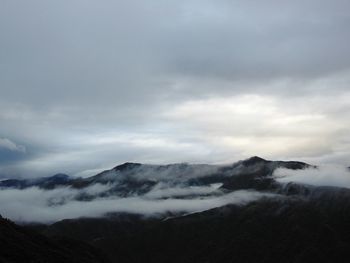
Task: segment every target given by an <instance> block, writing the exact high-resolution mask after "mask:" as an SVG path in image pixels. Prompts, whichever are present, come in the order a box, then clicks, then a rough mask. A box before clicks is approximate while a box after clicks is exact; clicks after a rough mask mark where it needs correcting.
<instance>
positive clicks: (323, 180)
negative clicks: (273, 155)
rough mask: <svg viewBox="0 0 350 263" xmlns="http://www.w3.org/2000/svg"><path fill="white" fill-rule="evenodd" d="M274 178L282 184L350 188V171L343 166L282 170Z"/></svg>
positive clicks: (275, 173)
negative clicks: (291, 183) (292, 183)
mask: <svg viewBox="0 0 350 263" xmlns="http://www.w3.org/2000/svg"><path fill="white" fill-rule="evenodd" d="M274 176H275V178H276V179H277V181H279V182H281V183H288V182H295V183H301V184H309V185H315V186H336V187H346V188H350V170H349V169H348V168H346V167H343V166H336V165H324V166H320V167H318V168H309V169H305V170H296V171H293V170H288V169H282V168H281V169H277V170H276V171H275V172H274Z"/></svg>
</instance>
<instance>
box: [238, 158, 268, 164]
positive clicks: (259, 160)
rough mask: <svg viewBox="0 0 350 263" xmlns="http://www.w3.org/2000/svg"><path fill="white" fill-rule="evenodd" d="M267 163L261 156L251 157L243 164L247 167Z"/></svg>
mask: <svg viewBox="0 0 350 263" xmlns="http://www.w3.org/2000/svg"><path fill="white" fill-rule="evenodd" d="M265 162H267V160H265V159H263V158H261V157H259V156H253V157H250V158H249V159H246V160H244V161H242V164H243V165H245V166H250V165H254V164H257V163H265Z"/></svg>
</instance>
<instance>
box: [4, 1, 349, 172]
mask: <svg viewBox="0 0 350 263" xmlns="http://www.w3.org/2000/svg"><path fill="white" fill-rule="evenodd" d="M349 10H350V2H349V1H347V0H344V1H343V0H334V1H325V0H317V1H316V0H308V1H301V0H295V1H285V0H282V1H281V0H266V1H258V0H251V1H245V0H230V1H228V0H219V1H217V0H216V1H214V0H186V1H185V0H164V1H149V0H148V1H145V0H138V1H135V0H127V1H126V0H123V1H121V0H113V1H112V0H101V1H93V0H61V1H47V0H32V1H25V0H2V1H1V2H0V177H2V178H11V177H31V176H34V177H35V176H43V175H52V174H54V173H58V172H63V173H68V174H71V175H76V176H88V175H92V174H94V173H96V172H97V171H100V170H101V169H106V168H110V167H113V166H115V165H117V164H120V163H123V162H126V161H133V162H142V163H157V164H163V163H175V162H190V163H210V164H212V163H231V162H234V161H237V160H240V159H244V158H247V157H250V156H253V155H259V156H261V157H263V158H266V159H273V160H275V159H279V160H281V159H283V160H292V159H293V160H301V161H307V162H310V163H313V164H319V163H332V164H341V165H348V166H349V165H350V161H349V157H350V88H349V84H350V50H349V49H350V48H349V47H350V45H349V42H350V31H349V28H350V13H349Z"/></svg>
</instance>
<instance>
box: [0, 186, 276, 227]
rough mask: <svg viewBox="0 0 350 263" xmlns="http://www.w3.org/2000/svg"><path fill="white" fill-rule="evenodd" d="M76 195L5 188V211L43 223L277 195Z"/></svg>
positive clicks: (1, 195)
mask: <svg viewBox="0 0 350 263" xmlns="http://www.w3.org/2000/svg"><path fill="white" fill-rule="evenodd" d="M57 194H59V198H60V200H59V201H57V200H55V198H56V197H57ZM75 195H76V191H75V190H72V189H67V188H63V189H56V190H53V191H44V190H40V189H37V188H29V189H25V190H14V189H8V190H1V191H0V207H1V214H2V215H3V216H5V217H8V218H10V219H12V220H14V221H17V222H43V223H51V222H55V221H58V220H62V219H67V218H78V217H100V216H103V215H105V214H107V213H111V212H127V213H136V214H144V215H146V216H157V215H158V214H163V213H166V212H185V213H192V212H199V211H204V210H208V209H211V208H214V207H219V206H222V205H226V204H237V205H243V204H246V203H248V202H251V201H254V200H257V199H259V198H261V197H271V196H273V195H271V194H264V193H259V192H254V191H236V192H233V193H230V194H226V195H222V196H218V197H207V198H201V199H171V198H169V199H150V198H143V197H128V198H118V197H110V198H98V199H94V200H92V201H89V202H84V201H76V200H73V197H74V196H75ZM62 200H63V201H64V202H63V203H62V202H61V201H62Z"/></svg>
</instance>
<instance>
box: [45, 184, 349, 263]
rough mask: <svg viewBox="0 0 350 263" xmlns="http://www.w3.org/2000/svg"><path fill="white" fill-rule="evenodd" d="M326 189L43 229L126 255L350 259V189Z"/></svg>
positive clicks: (121, 258) (139, 258) (128, 258)
mask: <svg viewBox="0 0 350 263" xmlns="http://www.w3.org/2000/svg"><path fill="white" fill-rule="evenodd" d="M314 190H315V193H317V192H318V190H317V189H314ZM323 190H324V189H321V192H322V194H321V195H320V196H317V195H313V197H312V198H310V199H304V198H302V197H297V196H294V197H292V198H288V199H286V198H282V199H261V200H258V201H255V202H252V203H249V204H248V205H246V206H237V205H226V206H223V207H218V208H214V209H211V210H208V211H204V212H200V213H195V214H190V215H186V216H180V217H174V218H170V219H167V220H163V219H156V218H142V217H140V216H135V215H127V214H119V215H115V217H110V218H97V219H88V218H85V219H83V218H82V219H72V220H63V221H60V222H57V223H55V224H52V225H49V226H46V228H43V229H42V231H43V233H44V234H45V235H47V236H51V235H62V236H68V237H75V238H78V239H81V240H86V241H88V242H89V243H90V244H91V245H93V246H95V247H98V248H100V249H101V250H103V251H104V252H105V254H106V255H108V256H109V258H110V260H111V261H112V262H119V263H120V262H154V263H156V262H174V263H175V262H252V263H257V262H282V263H283V262H299V263H300V262H318V263H323V262H324V263H326V262H348V261H349V260H350V212H349V211H350V195H349V194H350V192H349V191H342V193H340V194H339V193H338V194H335V192H333V193H331V192H328V191H325V192H324V191H323Z"/></svg>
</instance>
